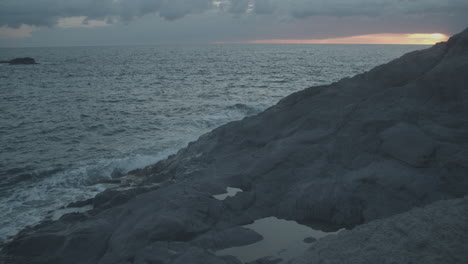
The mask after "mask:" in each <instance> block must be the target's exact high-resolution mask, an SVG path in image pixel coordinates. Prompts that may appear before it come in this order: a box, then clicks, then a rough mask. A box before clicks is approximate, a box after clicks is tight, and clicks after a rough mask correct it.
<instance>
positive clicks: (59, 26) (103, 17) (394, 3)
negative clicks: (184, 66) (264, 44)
mask: <svg viewBox="0 0 468 264" xmlns="http://www.w3.org/2000/svg"><path fill="white" fill-rule="evenodd" d="M467 14H468V0H328V1H326V0H218V1H212V0H0V46H70V45H109V44H115V45H122V44H158V43H213V42H243V41H252V40H264V39H324V38H341V37H348V36H355V35H367V34H381V33H443V34H447V35H451V34H454V33H456V32H458V31H461V30H463V29H464V28H465V27H468V15H467Z"/></svg>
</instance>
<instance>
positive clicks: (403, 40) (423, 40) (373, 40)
mask: <svg viewBox="0 0 468 264" xmlns="http://www.w3.org/2000/svg"><path fill="white" fill-rule="evenodd" d="M448 38H449V37H448V36H447V35H445V34H441V33H431V34H425V33H414V34H393V33H383V34H369V35H358V36H350V37H343V38H328V39H260V40H249V41H240V42H216V43H217V44H227V43H240V44H405V45H434V44H436V43H438V42H441V41H446V40H448Z"/></svg>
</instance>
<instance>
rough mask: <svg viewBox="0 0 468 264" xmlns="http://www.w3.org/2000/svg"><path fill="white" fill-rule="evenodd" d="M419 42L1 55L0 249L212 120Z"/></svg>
mask: <svg viewBox="0 0 468 264" xmlns="http://www.w3.org/2000/svg"><path fill="white" fill-rule="evenodd" d="M425 47H426V46H406V45H292V44H290V45H172V46H169V45H156V46H109V47H104V46H100V47H62V48H1V49H0V60H9V59H13V58H17V57H26V56H29V57H33V58H35V59H36V61H37V62H38V63H39V64H37V65H7V64H0V114H1V119H0V242H2V241H5V240H7V239H8V238H9V237H11V236H12V235H15V234H16V233H17V232H18V231H19V230H20V229H22V228H24V227H26V226H28V225H34V224H37V223H39V222H40V221H42V220H44V219H47V218H50V215H51V212H53V211H54V210H57V209H58V208H60V207H63V206H64V205H67V204H68V203H70V202H74V201H77V200H84V199H88V198H91V197H93V196H94V195H96V194H97V193H99V192H101V191H103V190H104V189H105V188H107V187H108V186H106V185H105V184H102V182H103V181H104V180H107V179H111V178H113V177H118V176H120V175H122V174H125V173H126V172H128V171H130V170H132V169H136V168H141V167H144V166H146V165H149V164H152V163H154V162H157V161H158V160H161V159H163V158H165V157H167V156H168V155H170V154H173V153H175V152H176V151H177V150H178V149H180V148H181V147H184V146H185V145H186V144H187V143H188V142H190V141H193V140H196V139H197V138H198V137H199V136H200V135H202V134H203V133H206V132H208V131H210V130H211V129H213V128H215V127H217V126H219V125H222V124H224V123H227V122H230V121H234V120H239V119H242V118H243V117H245V116H248V115H253V114H256V113H258V112H260V111H262V110H264V109H266V108H268V107H269V106H272V105H274V104H275V103H276V102H277V101H278V100H280V99H281V98H283V97H285V96H287V95H289V94H291V93H293V92H296V91H299V90H302V89H304V88H307V87H311V86H315V85H323V84H328V83H331V82H334V81H338V80H339V79H341V78H344V77H349V76H353V75H355V74H358V73H362V72H364V71H367V70H369V69H371V68H372V67H374V66H377V65H379V64H382V63H385V62H388V61H390V60H392V59H394V58H397V57H399V56H401V55H403V54H404V53H406V52H409V51H412V50H417V49H422V48H425Z"/></svg>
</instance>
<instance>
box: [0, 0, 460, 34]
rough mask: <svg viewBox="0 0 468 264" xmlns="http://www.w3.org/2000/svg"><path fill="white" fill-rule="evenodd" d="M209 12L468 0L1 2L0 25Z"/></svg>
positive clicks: (446, 9) (418, 5)
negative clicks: (83, 18)
mask: <svg viewBox="0 0 468 264" xmlns="http://www.w3.org/2000/svg"><path fill="white" fill-rule="evenodd" d="M207 10H215V11H218V12H226V13H232V14H235V15H236V16H238V17H240V16H242V15H243V14H244V15H252V14H253V15H275V16H282V17H290V18H296V19H303V18H307V17H311V16H332V17H349V16H368V17H375V16H382V15H420V14H424V15H428V14H439V15H440V14H446V15H447V16H450V15H453V13H457V14H460V13H468V1H466V0H443V1H440V0H328V1H327V0H217V1H214V0H41V1H37V0H1V1H0V26H7V27H12V28H18V27H20V26H21V25H22V24H25V25H31V26H53V25H56V24H57V23H58V22H59V21H60V19H62V18H67V17H85V18H86V19H85V22H86V21H87V20H106V21H108V22H112V21H115V20H120V21H126V22H129V21H131V20H134V19H136V18H140V17H142V16H145V15H147V14H158V15H159V16H160V17H162V18H164V19H166V20H175V19H178V18H182V17H184V16H186V15H188V14H194V13H202V12H204V11H207Z"/></svg>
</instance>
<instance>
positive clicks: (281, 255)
mask: <svg viewBox="0 0 468 264" xmlns="http://www.w3.org/2000/svg"><path fill="white" fill-rule="evenodd" d="M244 227H245V228H249V229H251V230H253V231H255V232H257V233H259V234H260V235H262V236H263V240H261V241H259V242H257V243H253V244H250V245H246V246H241V247H233V248H227V249H223V250H220V251H218V252H216V254H217V255H219V256H224V255H232V256H235V257H237V258H238V259H239V260H241V261H242V262H244V263H245V262H250V261H255V260H257V259H260V258H264V257H271V259H282V260H283V262H286V261H288V260H291V259H292V258H294V257H297V256H299V255H301V254H302V253H303V252H305V251H306V250H307V249H308V248H309V246H310V244H308V243H307V242H310V240H314V239H321V238H323V237H325V236H328V235H331V234H337V233H338V232H340V231H341V230H338V231H336V232H329V233H327V232H323V231H320V230H314V229H312V228H310V227H308V226H305V225H301V224H298V223H297V222H295V221H287V220H283V219H278V218H276V217H267V218H263V219H259V220H256V221H255V222H254V223H252V224H250V225H245V226H244ZM305 241H307V242H305ZM283 262H282V263H283Z"/></svg>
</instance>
